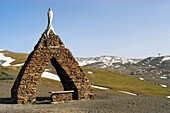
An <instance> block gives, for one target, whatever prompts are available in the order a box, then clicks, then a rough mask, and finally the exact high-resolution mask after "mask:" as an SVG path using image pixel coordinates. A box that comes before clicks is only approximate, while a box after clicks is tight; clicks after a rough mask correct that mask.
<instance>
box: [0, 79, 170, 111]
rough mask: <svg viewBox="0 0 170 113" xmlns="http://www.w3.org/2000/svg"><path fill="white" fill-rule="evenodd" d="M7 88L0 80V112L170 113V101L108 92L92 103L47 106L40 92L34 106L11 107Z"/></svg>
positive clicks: (99, 94) (14, 105)
mask: <svg viewBox="0 0 170 113" xmlns="http://www.w3.org/2000/svg"><path fill="white" fill-rule="evenodd" d="M4 87H5V88H4ZM10 88H11V86H9V85H8V83H6V82H1V81H0V113H8V112H9V113H15V112H20V113H30V112H31V113H46V112H52V113H54V112H58V113H170V99H166V98H161V97H149V96H131V95H126V94H115V93H108V92H95V100H75V101H73V102H65V103H58V104H49V100H48V99H49V97H41V93H40V94H39V97H38V98H37V100H38V101H37V104H34V105H18V104H10ZM43 96H44V95H43Z"/></svg>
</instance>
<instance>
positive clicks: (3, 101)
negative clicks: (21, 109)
mask: <svg viewBox="0 0 170 113" xmlns="http://www.w3.org/2000/svg"><path fill="white" fill-rule="evenodd" d="M0 104H12V101H11V98H0Z"/></svg>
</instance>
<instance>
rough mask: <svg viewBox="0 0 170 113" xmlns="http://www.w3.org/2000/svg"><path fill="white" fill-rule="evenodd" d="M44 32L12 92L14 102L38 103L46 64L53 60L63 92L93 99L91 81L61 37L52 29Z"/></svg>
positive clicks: (77, 97)
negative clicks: (38, 86) (40, 80)
mask: <svg viewBox="0 0 170 113" xmlns="http://www.w3.org/2000/svg"><path fill="white" fill-rule="evenodd" d="M46 34H47V31H45V32H44V33H43V34H42V36H41V38H40V40H39V41H38V43H37V44H36V46H35V47H34V50H33V51H32V52H31V53H30V55H29V56H28V58H27V60H26V61H25V64H24V66H23V67H22V68H21V70H20V72H19V74H18V76H17V78H16V80H15V82H14V85H13V87H12V89H11V98H12V100H13V102H15V103H19V104H25V103H33V102H35V101H36V87H37V85H38V81H39V79H40V77H41V75H42V73H43V72H44V70H45V68H46V66H47V64H48V63H49V62H50V61H51V63H52V65H53V67H54V68H55V69H56V71H57V73H58V75H59V77H60V79H61V83H62V84H63V87H64V90H74V93H73V99H79V100H80V99H93V98H94V93H93V90H92V89H91V87H90V86H91V84H90V83H89V80H88V78H87V77H86V76H85V75H84V73H83V71H82V69H81V68H80V66H79V64H78V62H77V61H76V60H75V58H74V57H73V55H72V53H71V52H70V51H69V49H67V48H66V47H65V46H64V44H63V42H62V41H61V40H60V37H59V36H58V35H56V34H55V33H54V32H53V31H52V30H51V31H50V33H49V36H48V37H47V35H46Z"/></svg>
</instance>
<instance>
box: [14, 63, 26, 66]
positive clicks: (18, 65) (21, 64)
mask: <svg viewBox="0 0 170 113" xmlns="http://www.w3.org/2000/svg"><path fill="white" fill-rule="evenodd" d="M22 65H24V63H21V64H15V65H12V66H22Z"/></svg>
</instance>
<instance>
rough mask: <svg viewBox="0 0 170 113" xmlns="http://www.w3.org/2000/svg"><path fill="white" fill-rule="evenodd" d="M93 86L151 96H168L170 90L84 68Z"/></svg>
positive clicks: (112, 72)
mask: <svg viewBox="0 0 170 113" xmlns="http://www.w3.org/2000/svg"><path fill="white" fill-rule="evenodd" d="M83 70H84V72H86V75H87V77H88V78H89V79H90V81H91V82H92V84H94V85H99V86H104V87H109V88H113V89H116V90H124V91H129V92H133V93H138V94H142V95H150V96H168V95H170V89H167V88H162V87H160V86H158V85H154V84H151V83H148V82H145V81H141V80H138V79H136V78H133V77H131V76H127V75H124V74H121V73H118V72H114V71H112V70H105V69H97V68H90V67H83Z"/></svg>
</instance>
